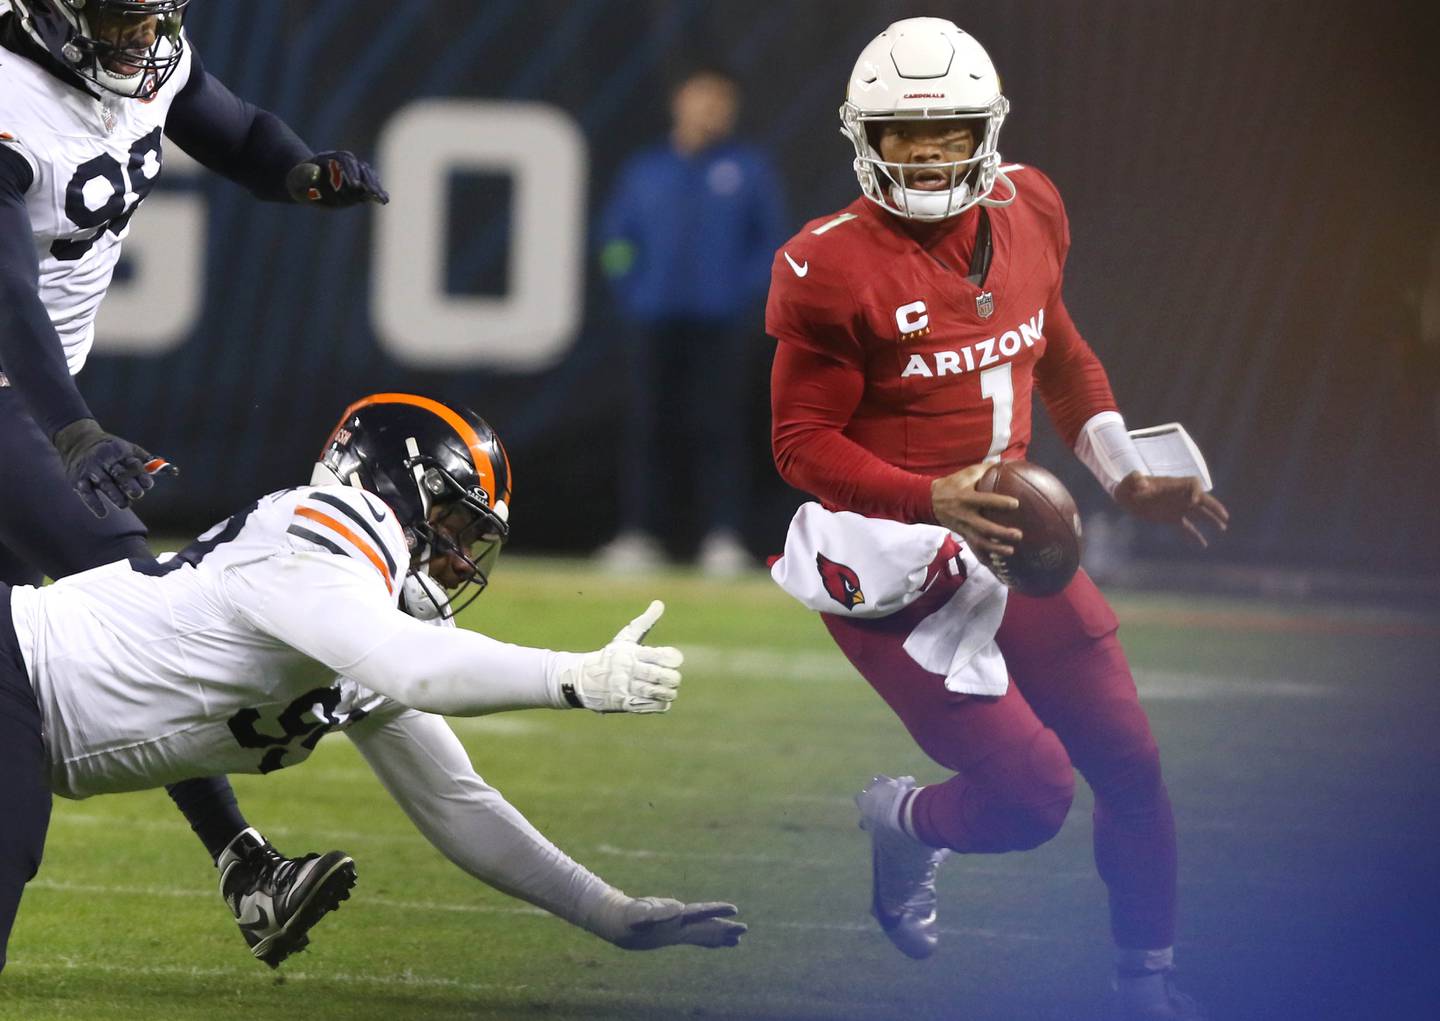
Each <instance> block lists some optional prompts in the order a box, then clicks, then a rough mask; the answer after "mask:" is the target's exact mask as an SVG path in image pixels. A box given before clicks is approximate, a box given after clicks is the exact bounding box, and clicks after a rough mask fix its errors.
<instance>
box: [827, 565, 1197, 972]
mask: <svg viewBox="0 0 1440 1021" xmlns="http://www.w3.org/2000/svg"><path fill="white" fill-rule="evenodd" d="M955 584H956V582H955V581H952V580H950V579H944V580H942V581H941V582H937V583H936V585H935V586H934V587H933V588H932V589H931V591H929V592H927V593H926V594H925V595H924V596H923V597H921V598H920V599H919V600H917V601H916V602H915V603H913V604H912V605H910V606H909V607H907V608H906V609H905V610H902V611H901V612H900V613H897V614H894V615H893V616H890V617H886V618H883V619H880V620H869V621H862V620H855V619H851V618H846V617H841V616H838V615H835V614H821V616H822V618H823V619H824V621H825V625H826V627H827V628H829V630H830V634H831V635H832V636H833V637H834V639H835V641H836V643H837V644H838V645H839V646H840V649H841V651H842V652H844V653H845V655H846V657H847V658H848V659H849V660H850V662H851V663H852V664H854V666H855V668H856V669H857V670H859V671H860V673H861V675H862V676H864V678H865V679H866V680H867V681H869V682H870V685H871V687H873V688H874V689H875V690H876V691H877V692H878V693H879V694H880V697H881V698H883V699H884V700H885V701H886V702H887V703H888V704H889V706H890V708H891V709H893V710H894V711H895V714H896V715H897V716H899V717H900V720H901V722H903V723H904V724H905V727H906V729H908V730H909V731H910V734H911V736H912V737H914V738H915V741H916V742H917V743H918V744H919V745H920V747H921V749H923V750H924V752H925V753H926V754H927V755H929V756H930V757H931V758H932V759H934V760H935V761H936V762H938V763H940V764H941V765H942V766H945V767H946V768H947V769H953V770H955V774H956V775H955V776H954V777H952V778H951V779H950V780H947V781H946V782H944V783H941V784H934V785H931V786H927V787H925V788H924V789H923V790H921V791H920V792H919V793H918V794H917V795H916V796H915V797H914V799H913V803H912V806H911V821H912V824H913V827H914V831H915V835H916V836H917V837H919V838H920V839H921V840H922V841H924V842H925V843H927V844H930V845H931V846H933V847H949V848H952V849H954V850H956V851H960V852H966V853H994V852H1000V851H1017V850H1024V849H1027V848H1031V847H1036V846H1038V845H1039V844H1043V843H1044V842H1045V841H1047V840H1049V839H1050V838H1051V837H1053V836H1054V835H1055V834H1056V833H1057V832H1059V830H1060V826H1061V824H1062V823H1063V822H1064V821H1065V816H1066V813H1067V812H1068V811H1069V809H1070V802H1071V799H1072V797H1073V795H1074V790H1075V780H1074V771H1073V770H1072V768H1071V767H1072V764H1073V766H1074V767H1075V768H1076V769H1079V771H1080V773H1081V775H1082V776H1084V777H1085V780H1086V782H1087V783H1089V784H1090V787H1091V789H1092V790H1093V791H1094V794H1095V816H1094V822H1095V864H1096V867H1097V868H1098V870H1099V872H1100V877H1101V878H1102V879H1103V880H1104V881H1105V885H1106V887H1107V888H1108V890H1109V894H1110V924H1111V931H1112V933H1113V935H1114V938H1115V943H1116V945H1117V946H1119V947H1121V948H1124V949H1135V950H1153V949H1160V948H1163V947H1168V946H1171V945H1172V944H1173V943H1174V939H1175V874H1176V856H1175V817H1174V814H1173V812H1172V810H1171V807H1170V796H1169V794H1168V793H1167V792H1166V790H1165V782H1164V780H1163V779H1162V778H1161V776H1160V754H1159V750H1158V749H1157V747H1156V745H1155V738H1154V736H1153V735H1152V734H1151V733H1150V722H1149V720H1148V719H1147V718H1146V716H1145V711H1144V709H1142V708H1141V707H1140V700H1139V696H1138V694H1137V693H1136V691H1135V681H1134V678H1133V677H1131V674H1130V667H1129V664H1127V663H1126V661H1125V653H1124V651H1123V650H1122V649H1121V648H1120V642H1119V639H1118V638H1117V637H1116V634H1115V632H1116V628H1117V627H1118V623H1119V622H1118V621H1117V620H1116V617H1115V614H1114V611H1112V610H1111V609H1110V606H1109V604H1108V603H1106V601H1105V597H1104V596H1102V595H1101V594H1100V591H1099V590H1098V589H1097V588H1096V587H1095V583H1094V582H1092V581H1091V580H1090V578H1089V577H1088V576H1087V575H1085V574H1084V572H1081V573H1080V574H1078V575H1076V577H1075V580H1074V581H1072V582H1071V583H1070V585H1069V586H1068V587H1067V588H1066V589H1065V591H1063V592H1061V593H1060V594H1059V595H1057V596H1053V597H1050V598H1047V599H1033V598H1028V597H1026V596H1022V595H1019V594H1017V593H1014V592H1012V593H1011V594H1010V598H1009V601H1008V604H1007V608H1006V611H1005V618H1004V621H1003V622H1002V624H1001V626H1000V632H999V634H998V635H997V641H998V642H999V645H1000V651H1001V652H1002V653H1003V654H1004V656H1005V662H1006V665H1007V666H1008V667H1009V670H1010V677H1011V682H1012V683H1011V685H1010V688H1009V689H1008V690H1007V691H1006V693H1005V694H1004V695H1002V696H999V697H987V696H980V695H961V694H956V693H955V692H952V691H948V690H946V688H945V678H944V677H943V676H941V675H940V674H935V673H931V672H929V671H927V670H925V669H923V668H921V667H920V666H919V665H918V664H917V663H916V662H915V661H914V660H913V659H911V658H910V656H909V655H908V654H907V653H906V652H905V650H904V648H903V645H904V642H905V638H906V636H907V635H909V633H910V631H911V630H912V629H913V628H914V626H915V625H916V624H917V623H918V622H919V621H920V620H921V619H922V618H924V617H926V616H928V615H929V614H930V613H933V612H936V610H937V609H938V608H939V607H941V606H943V605H944V603H945V602H946V601H947V600H948V599H949V598H950V596H951V595H952V594H953V592H954V586H955Z"/></svg>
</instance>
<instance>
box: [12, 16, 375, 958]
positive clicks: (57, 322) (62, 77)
mask: <svg viewBox="0 0 1440 1021" xmlns="http://www.w3.org/2000/svg"><path fill="white" fill-rule="evenodd" d="M187 4H188V0H145V2H141V0H85V2H80V0H0V491H3V492H5V493H7V494H10V495H9V496H7V498H6V499H5V500H3V501H0V582H5V583H8V584H11V585H19V584H38V583H39V582H40V581H41V580H42V578H43V577H44V576H45V575H49V576H50V577H52V578H62V577H64V576H66V575H69V574H74V573H76V572H78V571H84V570H88V569H89V568H92V567H98V566H100V565H101V564H107V563H111V562H112V561H116V560H122V559H126V558H132V559H142V558H149V557H150V552H149V550H148V548H147V547H146V544H145V526H144V525H143V524H141V522H140V519H139V518H138V517H136V516H135V513H134V512H133V511H132V510H131V509H129V504H130V502H131V501H133V500H135V499H137V498H139V497H140V496H141V495H142V494H143V492H144V491H145V489H147V488H149V486H150V485H152V484H153V479H152V476H151V474H150V473H151V472H152V471H157V470H163V469H164V468H165V462H164V461H163V459H159V458H152V457H151V456H150V454H148V453H147V452H146V451H145V450H143V449H142V448H141V447H139V446H138V445H136V444H134V443H132V442H130V441H128V440H125V439H121V438H120V437H117V436H114V435H111V434H110V433H107V432H106V431H105V430H103V429H102V428H101V427H100V425H99V424H98V423H97V422H96V421H95V416H94V415H93V414H92V413H91V411H90V409H89V407H88V406H87V405H86V403H85V400H84V398H82V397H81V395H80V392H79V390H78V389H77V388H76V385H75V382H74V380H73V378H72V376H73V374H74V373H78V372H79V371H80V369H81V368H82V367H83V366H84V364H85V360H86V357H87V356H88V354H89V352H90V346H91V342H92V339H93V336H94V328H95V316H96V313H97V311H98V309H99V307H100V303H101V300H102V299H103V298H104V296H105V292H106V290H107V288H108V287H109V285H110V278H111V274H112V273H113V272H114V270H115V266H116V263H117V261H118V259H119V257H120V245H121V242H122V240H123V239H124V237H125V234H126V232H127V230H128V228H129V224H130V218H131V216H132V215H134V213H135V212H136V210H137V209H138V208H139V206H140V204H141V203H142V202H143V201H144V199H145V197H146V195H148V194H149V193H150V191H151V189H152V188H153V187H154V185H155V182H156V180H157V179H158V177H159V175H160V171H161V165H162V162H163V159H164V146H163V138H168V139H169V140H170V141H172V142H174V143H175V144H177V145H179V146H180V147H181V148H182V149H184V150H185V151H186V152H188V153H190V155H192V156H194V157H195V158H196V159H197V160H198V161H199V162H201V163H202V164H204V165H205V166H207V167H209V168H211V169H212V170H215V171H217V172H218V173H221V174H224V175H225V176H227V177H229V178H231V179H232V180H234V181H236V182H238V183H239V184H241V185H243V186H244V187H246V188H247V189H249V190H250V191H251V192H252V193H253V194H254V195H256V197H258V198H260V199H263V200H267V201H277V202H291V201H299V202H303V203H313V204H318V205H325V206H350V205H355V204H358V203H363V202H384V201H386V200H387V196H386V195H385V192H384V191H383V189H381V187H380V184H379V181H378V179H377V178H376V176H375V173H374V171H372V170H371V169H370V168H369V167H368V166H366V165H365V164H364V163H363V162H361V161H360V160H358V159H357V158H356V157H355V156H354V155H352V154H351V153H348V152H326V153H318V154H317V153H314V152H312V151H311V149H310V147H309V146H307V145H306V144H305V143H304V142H303V141H301V140H300V139H299V138H298V137H296V135H295V133H294V132H293V131H291V130H290V129H289V128H288V127H287V126H286V125H285V123H284V122H283V121H281V120H280V119H279V118H278V117H276V116H275V115H274V114H271V113H269V112H267V111H265V110H261V109H258V108H256V107H254V106H252V105H251V104H249V103H247V102H245V101H244V100H242V99H240V98H238V97H236V96H235V95H234V94H233V93H231V92H230V90H229V89H227V88H226V87H225V86H224V85H223V84H221V83H220V82H219V81H218V80H216V79H215V78H214V76H212V75H210V74H208V73H207V72H206V71H205V69H204V68H203V66H202V65H201V62H200V58H199V57H198V56H197V55H196V53H195V50H194V48H193V47H192V46H191V45H190V43H189V40H188V39H187V37H186V36H185V34H184V32H183V31H182V18H183V16H184V9H185V7H186V6H187ZM162 136H163V137H162ZM287 182H288V184H287ZM291 185H293V186H294V188H293V191H294V194H292V188H291ZM72 490H74V491H73V492H72ZM76 492H78V493H79V498H78V499H77V497H76ZM82 500H83V502H82ZM86 506H88V507H89V508H90V509H89V510H86V509H85V507H86ZM170 795H171V797H172V798H174V799H175V802H176V803H177V804H178V805H179V806H180V808H181V810H182V811H184V813H185V816H186V818H187V819H188V820H189V822H190V825H191V826H192V828H193V829H194V830H195V832H196V834H197V835H198V836H199V837H200V839H201V841H202V842H203V843H204V844H205V846H206V848H207V850H208V851H209V852H210V855H211V858H212V859H214V860H217V861H218V859H219V858H220V857H221V855H222V854H226V853H229V854H230V855H232V856H234V855H236V854H239V855H241V856H242V857H243V859H244V860H245V863H246V864H245V869H246V870H248V871H249V872H250V873H252V875H251V879H252V881H253V882H255V883H269V884H274V885H277V886H278V887H280V888H282V889H284V890H286V891H287V892H288V893H289V894H290V895H292V896H294V897H296V898H298V899H303V900H306V901H307V902H309V903H321V902H322V901H324V900H333V899H334V898H336V897H338V896H340V895H342V894H343V893H344V892H345V891H346V890H347V889H348V887H349V885H350V883H352V882H353V865H352V864H351V863H350V859H349V857H348V856H347V855H345V854H343V853H341V852H330V853H329V854H327V855H324V856H320V857H318V858H317V857H314V856H312V857H308V858H304V859H297V860H291V859H287V858H283V857H281V856H280V855H279V854H278V853H277V852H276V851H275V850H274V848H272V847H271V846H270V845H269V844H268V843H266V842H265V841H264V840H263V839H261V838H258V837H257V836H256V835H255V834H254V833H253V831H251V830H249V828H248V824H247V822H246V821H245V819H244V817H243V816H242V815H241V814H240V811H239V808H238V807H237V805H236V803H235V795H234V792H233V791H232V790H231V788H230V785H229V783H228V782H227V781H226V780H225V778H224V777H206V778H197V779H193V780H186V781H184V782H182V783H179V784H176V785H174V786H172V787H171V788H170ZM319 914H323V912H320V913H319ZM319 914H315V915H314V916H313V917H311V918H310V919H309V920H310V921H314V920H315V919H318V917H319ZM236 921H237V922H242V919H240V918H239V917H238V916H237V918H236ZM242 929H243V926H242ZM278 961H279V958H276V957H271V958H270V959H268V961H267V963H270V964H277V963H278Z"/></svg>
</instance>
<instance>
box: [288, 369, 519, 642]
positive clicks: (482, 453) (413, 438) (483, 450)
mask: <svg viewBox="0 0 1440 1021" xmlns="http://www.w3.org/2000/svg"><path fill="white" fill-rule="evenodd" d="M312 482H317V483H318V482H339V483H341V484H343V485H350V486H358V487H359V488H361V489H364V490H366V491H367V492H371V493H374V494H375V495H376V496H378V497H380V499H382V500H384V501H385V503H386V505H387V506H389V508H390V509H391V511H393V512H394V514H395V516H396V518H397V519H398V520H399V522H400V526H401V528H402V529H403V530H404V532H405V541H406V544H407V545H408V546H409V549H410V573H411V575H412V576H416V575H418V576H424V575H425V574H426V565H427V564H428V562H429V560H430V559H431V558H432V557H434V556H436V555H439V554H458V555H460V556H461V557H462V558H463V559H464V560H465V561H466V562H467V563H469V565H470V566H471V567H472V568H473V570H474V575H473V577H472V579H471V580H470V581H469V582H467V583H466V585H462V586H461V587H460V589H457V590H455V591H454V592H452V593H450V594H449V597H448V603H449V605H447V606H442V607H440V609H441V611H442V612H443V613H444V614H445V615H446V616H449V615H451V614H453V613H458V612H459V610H461V609H463V608H464V607H465V606H468V605H469V604H470V601H471V600H473V599H474V598H475V596H478V595H479V594H480V592H481V591H483V590H484V588H485V586H486V584H487V583H488V582H489V576H490V571H491V569H492V568H493V566H494V563H495V560H496V558H498V557H499V555H500V547H501V546H502V545H503V544H504V542H505V540H506V539H508V538H509V537H510V458H509V456H508V455H507V454H506V453H505V446H504V444H502V443H501V442H500V437H499V436H498V435H496V433H495V430H494V429H492V428H491V427H490V425H489V423H487V422H486V421H485V420H484V419H483V418H481V417H480V416H479V415H477V414H475V412H473V411H471V410H469V409H468V408H463V407H452V406H451V405H448V404H444V403H441V402H440V401H437V400H433V399H432V398H429V397H421V396H418V395H415V394H402V393H381V394H372V395H370V396H369V397H363V398H361V399H360V400H358V401H356V402H355V403H354V404H352V405H350V407H348V408H346V409H345V414H344V415H343V416H342V417H341V419H340V423H339V424H338V425H337V426H336V427H335V429H334V431H333V432H331V434H330V438H329V439H328V440H327V441H326V443H325V447H324V449H323V450H321V452H320V459H319V462H318V463H317V465H316V470H315V476H314V478H313V479H312ZM437 508H439V509H440V510H441V511H442V512H443V513H444V514H445V515H446V516H447V517H450V516H452V515H453V514H455V512H457V511H458V512H462V513H463V514H464V516H465V517H467V518H468V519H469V520H468V522H467V523H466V524H465V526H464V527H463V528H461V529H459V530H456V531H455V532H454V533H453V534H447V532H446V531H442V530H440V529H438V528H436V527H435V521H436V519H437V513H436V511H437ZM469 584H474V585H476V586H477V588H476V590H475V592H474V593H473V594H471V596H470V598H469V599H466V600H465V602H464V603H463V604H462V605H461V606H458V607H456V606H454V604H455V602H456V600H457V599H458V598H459V596H460V594H461V592H462V590H463V589H464V588H465V587H467V586H468V585H469ZM433 588H434V586H430V589H431V590H433ZM432 598H433V597H432Z"/></svg>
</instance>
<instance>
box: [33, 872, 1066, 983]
mask: <svg viewBox="0 0 1440 1021" xmlns="http://www.w3.org/2000/svg"><path fill="white" fill-rule="evenodd" d="M27 889H31V890H49V891H52V892H55V893H74V894H82V895H85V896H95V895H100V896H105V897H166V898H174V899H179V900H208V899H211V898H214V897H215V896H216V894H215V892H214V891H213V890H208V889H205V890H201V889H188V888H180V887H174V886H136V885H127V884H111V883H71V882H67V881H65V880H53V879H33V880H31V881H30V883H29V884H28V886H27ZM364 902H365V904H366V906H370V907H377V908H385V909H389V910H398V911H409V912H422V913H423V912H435V913H438V914H473V915H508V916H524V917H529V918H550V917H553V916H552V915H551V914H550V913H549V912H548V911H542V910H541V909H540V908H535V907H529V906H515V907H509V906H503V905H494V904H460V903H456V902H454V901H412V900H398V899H396V898H394V897H382V896H375V895H372V894H368V893H367V894H364ZM763 927H764V928H767V929H771V928H773V929H790V930H795V931H799V932H869V931H870V930H871V929H873V928H874V927H875V924H874V923H873V922H859V921H856V922H808V921H796V920H771V921H767V922H765V923H763ZM940 932H941V933H942V934H944V935H947V936H965V937H974V938H977V939H987V940H998V941H1010V942H1021V943H1038V942H1044V941H1046V940H1049V939H1058V938H1059V937H1051V936H1047V935H1043V934H1040V933H1033V932H1025V931H1023V930H1015V931H1009V930H999V929H980V928H957V927H946V926H941V927H940ZM62 960H64V958H62ZM11 963H16V962H14V961H13V960H12V962H11ZM31 966H32V967H39V966H41V965H40V963H39V962H35V963H33V964H32V965H31ZM177 973H183V972H182V970H180V969H177ZM220 973H221V972H218V971H217V972H216V974H220ZM225 974H228V972H225ZM286 977H287V978H294V977H296V976H294V975H292V974H290V973H288V972H287V973H286ZM315 977H323V976H315ZM337 978H341V979H343V978H344V976H337ZM516 988H524V987H523V986H522V987H516Z"/></svg>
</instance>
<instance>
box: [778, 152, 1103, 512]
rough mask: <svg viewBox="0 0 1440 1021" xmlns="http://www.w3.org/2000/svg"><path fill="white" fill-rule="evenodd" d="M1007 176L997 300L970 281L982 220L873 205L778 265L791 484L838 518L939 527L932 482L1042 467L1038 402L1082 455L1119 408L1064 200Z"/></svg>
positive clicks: (826, 220)
mask: <svg viewBox="0 0 1440 1021" xmlns="http://www.w3.org/2000/svg"><path fill="white" fill-rule="evenodd" d="M1005 171H1006V173H1007V175H1008V176H1009V178H1010V180H1011V181H1012V183H1013V184H1014V186H1015V189H1016V192H1017V197H1016V199H1015V201H1014V202H1013V203H1012V204H1010V205H1008V206H999V207H988V208H987V209H986V215H987V216H988V217H989V220H990V226H991V234H992V238H993V255H992V261H991V264H990V269H989V273H988V275H987V276H986V278H985V282H984V284H983V285H982V286H976V285H975V284H972V283H971V282H970V281H968V280H967V279H966V274H967V272H968V271H969V266H970V259H971V255H972V253H973V249H974V245H975V238H976V229H977V226H978V224H979V219H980V210H979V208H978V207H975V208H971V209H970V210H968V211H967V212H965V213H964V214H963V215H961V216H960V217H957V218H956V219H955V220H953V221H947V222H945V223H942V224H933V225H932V224H916V223H911V222H910V221H906V220H902V219H900V218H898V217H896V216H893V215H891V214H890V213H888V212H886V211H885V210H883V209H881V208H879V207H878V206H876V205H875V204H874V203H872V202H871V201H869V200H868V199H864V198H861V199H857V200H856V201H855V202H853V203H851V204H850V205H849V206H847V207H846V208H845V209H844V210H843V211H841V212H839V213H837V214H834V215H831V216H828V217H821V218H820V219H817V220H812V221H811V222H810V223H807V224H806V225H805V227H804V229H803V230H801V231H800V233H798V234H796V235H795V236H794V237H793V238H791V239H790V241H788V242H786V244H785V246H784V247H783V248H782V249H781V250H780V251H779V252H777V253H776V256H775V262H774V266H773V267H772V270H771V283H770V300H769V304H768V306H767V309H766V316H765V319H766V331H767V332H768V333H770V334H771V336H773V337H775V338H776V339H777V340H778V341H779V342H780V343H779V345H778V347H777V350H776V355H775V366H774V370H773V374H772V390H771V398H772V410H773V415H774V423H773V443H774V448H775V460H776V464H777V466H778V467H779V469H780V473H781V475H782V476H784V478H785V479H786V481H788V482H789V483H790V484H791V485H794V486H796V487H798V488H800V489H803V490H805V491H807V492H810V493H813V494H814V495H816V496H818V497H819V498H820V499H822V500H823V501H825V502H826V503H827V504H829V505H831V506H834V507H840V508H843V509H847V510H855V511H859V512H860V513H864V514H872V515H877V516H884V517H892V518H897V519H899V520H902V521H931V520H933V517H932V512H931V506H930V483H931V481H932V480H933V479H935V478H938V477H940V476H943V475H948V474H950V473H951V472H953V471H956V470H958V469H960V468H963V467H965V466H966V465H971V464H976V463H978V462H980V461H984V460H986V459H989V458H996V457H999V458H1003V459H1012V458H1021V457H1024V456H1025V449H1026V447H1027V446H1028V444H1029V442H1030V426H1031V414H1030V412H1031V393H1032V391H1033V390H1034V389H1035V388H1037V387H1038V388H1039V390H1040V395H1041V398H1042V399H1043V400H1044V401H1045V403H1046V406H1047V407H1048V408H1049V410H1050V413H1051V417H1052V418H1053V419H1054V420H1055V423H1056V425H1057V427H1058V428H1059V430H1060V432H1061V434H1062V435H1063V436H1064V437H1065V439H1066V441H1067V442H1068V443H1070V444H1071V445H1073V444H1074V441H1075V438H1076V436H1077V435H1078V434H1079V431H1080V428H1081V427H1082V426H1083V425H1084V424H1085V422H1086V421H1087V420H1088V419H1089V418H1091V417H1092V416H1093V415H1096V414H1098V413H1100V412H1102V411H1111V410H1116V405H1115V399H1114V397H1113V395H1112V394H1111V391H1110V384H1109V381H1108V380H1107V379H1106V377H1105V371H1104V369H1103V368H1102V367H1101V365H1100V362H1099V359H1097V358H1096V357H1095V354H1094V352H1093V351H1091V350H1090V347H1089V345H1087V344H1086V343H1085V341H1084V339H1083V338H1082V337H1081V336H1080V333H1079V331H1078V330H1077V329H1076V328H1075V324H1074V323H1073V322H1072V321H1071V319H1070V315H1069V313H1068V312H1067V311H1066V309H1065V304H1064V301H1063V300H1062V298H1061V293H1060V291H1061V278H1062V275H1063V269H1064V265H1065V256H1066V253H1067V252H1068V250H1069V247H1070V230H1069V224H1068V221H1067V219H1066V216H1065V207H1064V205H1063V203H1062V202H1061V200H1060V195H1059V193H1058V192H1057V191H1056V190H1055V186H1054V185H1053V184H1051V182H1050V180H1049V178H1047V177H1046V176H1045V175H1044V174H1042V173H1041V172H1040V171H1038V170H1036V169H1034V168H1032V167H1024V166H1017V165H1014V164H1011V165H1009V166H1007V167H1006V168H1005ZM1000 188H1001V189H1003V188H1004V184H1003V182H1002V183H1001V185H1000Z"/></svg>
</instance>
